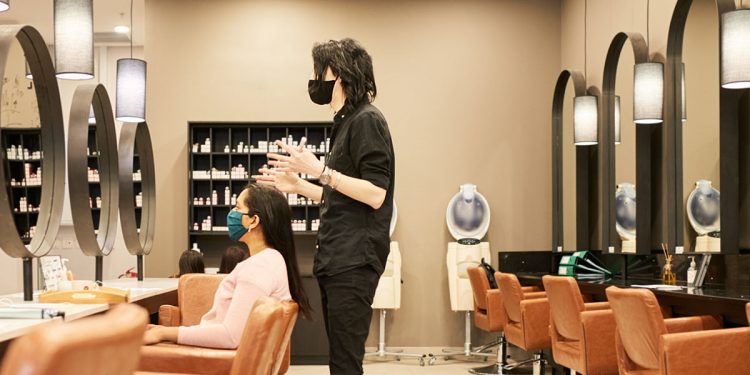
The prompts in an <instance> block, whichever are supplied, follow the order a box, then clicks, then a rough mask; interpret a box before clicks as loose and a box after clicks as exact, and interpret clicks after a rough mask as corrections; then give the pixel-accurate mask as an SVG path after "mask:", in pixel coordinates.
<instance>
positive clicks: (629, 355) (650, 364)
mask: <svg viewBox="0 0 750 375" xmlns="http://www.w3.org/2000/svg"><path fill="white" fill-rule="evenodd" d="M607 299H609V304H610V306H612V311H613V313H614V316H615V322H616V323H617V333H616V335H615V347H616V350H617V365H618V368H619V371H620V375H662V374H673V375H678V374H679V375H686V374H688V373H695V374H697V373H698V372H693V370H692V369H689V371H688V372H683V371H677V370H676V369H674V368H671V367H667V366H668V364H669V361H666V360H665V358H667V357H674V356H677V357H675V358H681V359H685V360H688V359H689V358H687V353H690V352H696V351H697V350H703V349H704V348H707V347H710V346H714V345H718V343H717V342H713V341H703V342H700V343H698V342H697V341H693V344H694V345H697V348H699V349H696V348H693V349H690V350H686V352H684V353H680V352H678V351H674V350H675V349H676V348H678V347H680V348H682V349H686V348H684V347H683V346H682V345H679V344H678V343H679V342H684V340H680V339H684V338H686V337H685V336H676V335H674V334H676V333H679V332H689V333H686V334H681V335H687V336H689V337H701V336H700V335H701V334H709V333H716V332H720V331H707V332H695V331H704V330H715V329H718V328H720V327H721V322H720V321H719V320H717V319H716V318H714V317H711V316H691V317H684V318H671V319H664V318H663V317H662V311H661V309H660V308H659V303H658V301H657V300H656V296H655V295H654V293H652V292H651V291H650V290H646V289H636V288H632V289H620V288H617V287H614V286H611V287H609V288H607ZM693 335H698V336H693ZM675 336H676V337H675ZM667 343H669V344H667ZM667 348H669V349H670V353H671V355H667V354H665V353H666V352H665V350H666V349H667ZM747 348H748V347H747V346H745V347H735V348H732V349H730V350H727V352H726V353H721V354H719V355H718V356H717V357H713V358H709V357H706V356H705V355H704V354H702V353H701V354H699V355H698V357H699V358H701V359H703V360H709V361H712V362H714V363H718V362H721V361H723V360H724V355H730V353H731V352H732V351H737V350H741V351H744V352H745V353H746V354H745V355H748V354H750V353H748V349H747ZM672 361H674V359H672ZM680 368H681V369H682V368H683V367H682V366H680ZM746 370H747V368H746V367H745V368H742V369H739V370H737V371H740V372H741V371H746ZM740 372H716V371H715V369H714V368H713V366H711V367H710V371H706V372H700V373H702V374H735V373H740Z"/></svg>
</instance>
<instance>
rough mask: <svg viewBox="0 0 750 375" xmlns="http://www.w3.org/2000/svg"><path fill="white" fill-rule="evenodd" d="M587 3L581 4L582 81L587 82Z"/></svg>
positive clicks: (586, 1) (586, 0)
mask: <svg viewBox="0 0 750 375" xmlns="http://www.w3.org/2000/svg"><path fill="white" fill-rule="evenodd" d="M588 15H589V1H588V0H585V1H584V3H583V79H584V81H586V80H588V66H587V65H588V61H587V60H588V56H587V55H588V51H587V50H588V48H587V47H588V46H587V44H588V27H589V22H588V21H589V20H588Z"/></svg>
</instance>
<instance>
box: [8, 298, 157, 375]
mask: <svg viewBox="0 0 750 375" xmlns="http://www.w3.org/2000/svg"><path fill="white" fill-rule="evenodd" d="M147 323H148V314H147V313H146V310H144V309H143V308H141V307H138V306H135V305H130V304H120V305H116V306H114V307H112V309H111V310H109V311H108V312H107V313H105V314H103V315H99V316H94V317H89V318H84V319H81V320H77V321H74V322H71V323H62V321H59V322H52V323H50V324H46V325H43V326H41V327H39V328H37V329H34V330H33V331H31V332H30V333H28V334H26V335H24V336H22V337H20V338H18V339H17V340H15V341H13V343H11V344H10V348H9V349H8V352H7V353H6V354H5V361H3V366H2V369H0V374H2V375H19V374H23V375H100V374H108V375H130V374H132V373H133V371H134V370H135V369H136V366H138V356H139V352H138V351H139V350H140V347H141V343H142V342H143V332H145V331H146V324H147Z"/></svg>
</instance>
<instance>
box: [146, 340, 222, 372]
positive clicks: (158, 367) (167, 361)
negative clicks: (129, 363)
mask: <svg viewBox="0 0 750 375" xmlns="http://www.w3.org/2000/svg"><path fill="white" fill-rule="evenodd" d="M236 353H237V351H236V350H226V349H209V348H199V347H196V346H187V345H177V344H165V343H163V344H158V345H150V346H142V347H141V361H140V363H139V365H138V370H139V371H154V372H168V373H174V372H177V373H189V374H205V375H219V374H229V373H230V372H231V369H232V362H233V361H234V356H235V354H236Z"/></svg>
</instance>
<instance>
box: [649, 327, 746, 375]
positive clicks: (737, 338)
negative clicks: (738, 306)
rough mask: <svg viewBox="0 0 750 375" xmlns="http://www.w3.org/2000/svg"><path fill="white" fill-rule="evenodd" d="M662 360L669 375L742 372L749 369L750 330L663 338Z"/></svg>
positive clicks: (678, 334)
mask: <svg viewBox="0 0 750 375" xmlns="http://www.w3.org/2000/svg"><path fill="white" fill-rule="evenodd" d="M659 360H660V361H661V364H662V365H661V368H662V369H665V370H666V372H664V373H665V374H667V375H676V374H680V375H694V374H738V373H741V372H743V371H744V370H742V369H747V368H749V367H750V328H747V327H743V328H731V329H716V330H708V331H699V332H684V333H669V334H666V335H662V336H661V339H660V344H659Z"/></svg>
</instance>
